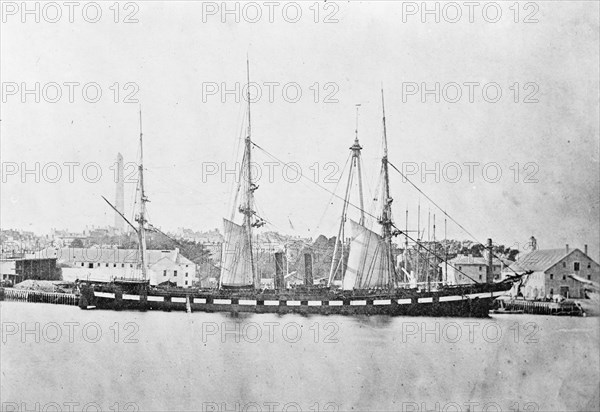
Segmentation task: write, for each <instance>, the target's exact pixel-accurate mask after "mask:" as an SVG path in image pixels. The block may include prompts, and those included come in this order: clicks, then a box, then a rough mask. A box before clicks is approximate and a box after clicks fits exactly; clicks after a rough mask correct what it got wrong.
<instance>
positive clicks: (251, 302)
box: [238, 299, 256, 306]
mask: <svg viewBox="0 0 600 412" xmlns="http://www.w3.org/2000/svg"><path fill="white" fill-rule="evenodd" d="M238 303H239V304H240V305H244V306H256V300H253V299H240V300H239V302H238Z"/></svg>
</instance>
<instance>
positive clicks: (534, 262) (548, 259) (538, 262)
mask: <svg viewBox="0 0 600 412" xmlns="http://www.w3.org/2000/svg"><path fill="white" fill-rule="evenodd" d="M576 250H579V249H573V250H572V251H570V252H569V253H568V254H567V251H566V250H565V249H564V248H563V249H545V250H534V251H532V252H529V253H526V254H524V255H522V256H519V258H518V259H517V261H516V262H515V263H513V264H512V265H510V269H512V270H514V271H516V272H523V271H526V270H533V271H534V272H543V271H545V270H547V269H550V267H552V266H554V265H555V264H557V263H558V262H560V261H561V260H562V259H564V258H565V257H566V256H567V255H570V254H571V253H573V252H574V251H576Z"/></svg>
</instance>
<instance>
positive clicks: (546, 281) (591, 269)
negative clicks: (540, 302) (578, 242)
mask: <svg viewBox="0 0 600 412" xmlns="http://www.w3.org/2000/svg"><path fill="white" fill-rule="evenodd" d="M587 252H588V248H587V245H585V246H584V250H583V252H582V251H581V250H580V249H577V248H574V249H570V248H569V245H566V246H565V248H562V249H544V250H535V249H534V250H533V251H531V252H528V253H525V254H522V255H519V256H518V258H517V261H516V262H515V263H513V264H512V265H511V266H510V267H508V268H507V269H505V270H504V271H503V273H502V277H506V276H509V275H514V273H515V272H519V273H522V272H525V271H532V272H533V273H531V274H530V275H527V276H526V277H525V278H524V279H523V284H522V286H521V287H520V290H519V291H518V292H517V291H513V293H515V294H520V295H522V296H523V297H524V298H525V299H543V298H549V297H552V296H554V295H561V296H563V297H565V298H581V299H582V298H585V292H584V289H585V285H583V284H582V283H581V282H578V281H576V280H574V279H573V278H572V277H571V276H570V275H577V276H579V277H580V278H584V279H587V280H591V281H594V282H600V265H599V264H598V263H596V262H595V261H594V260H593V259H592V258H590V257H589V256H588V253H587Z"/></svg>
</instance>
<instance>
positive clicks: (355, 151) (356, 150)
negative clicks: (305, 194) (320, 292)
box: [327, 104, 365, 286]
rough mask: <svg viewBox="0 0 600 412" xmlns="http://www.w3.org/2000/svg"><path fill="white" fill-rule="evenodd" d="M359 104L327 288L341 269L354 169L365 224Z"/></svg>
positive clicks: (361, 213) (362, 221)
mask: <svg viewBox="0 0 600 412" xmlns="http://www.w3.org/2000/svg"><path fill="white" fill-rule="evenodd" d="M359 107H360V104H357V105H356V129H355V130H354V144H353V145H352V146H351V147H350V150H352V161H351V162H350V171H349V173H348V182H347V183H346V193H345V195H344V205H343V207H342V219H341V221H340V227H339V229H338V235H337V238H336V242H335V246H334V248H333V258H332V259H331V268H330V269H329V279H328V281H327V284H328V286H331V282H333V278H334V277H335V272H336V271H337V268H338V267H342V268H343V265H342V262H343V260H344V238H345V235H344V226H345V223H346V215H347V213H348V204H349V203H350V187H351V186H352V179H353V176H354V168H356V171H357V172H358V192H359V202H360V203H359V204H360V221H359V224H361V225H364V224H365V206H364V200H363V186H362V171H361V160H360V151H361V150H362V147H361V145H360V144H359V142H358V108H359ZM340 245H341V249H342V251H341V256H340V261H339V262H337V264H336V261H335V257H336V256H337V253H338V249H339V246H340Z"/></svg>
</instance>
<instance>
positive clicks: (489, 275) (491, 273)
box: [485, 239, 494, 283]
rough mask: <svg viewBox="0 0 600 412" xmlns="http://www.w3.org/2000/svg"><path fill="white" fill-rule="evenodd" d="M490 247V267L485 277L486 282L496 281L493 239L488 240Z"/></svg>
mask: <svg viewBox="0 0 600 412" xmlns="http://www.w3.org/2000/svg"><path fill="white" fill-rule="evenodd" d="M487 247H488V251H487V252H488V253H487V255H488V256H487V258H488V267H487V277H486V279H485V281H486V283H492V282H493V281H494V257H493V256H494V253H493V249H492V239H488V240H487Z"/></svg>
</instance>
